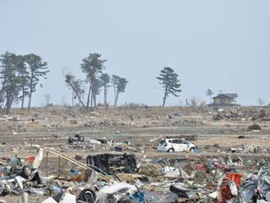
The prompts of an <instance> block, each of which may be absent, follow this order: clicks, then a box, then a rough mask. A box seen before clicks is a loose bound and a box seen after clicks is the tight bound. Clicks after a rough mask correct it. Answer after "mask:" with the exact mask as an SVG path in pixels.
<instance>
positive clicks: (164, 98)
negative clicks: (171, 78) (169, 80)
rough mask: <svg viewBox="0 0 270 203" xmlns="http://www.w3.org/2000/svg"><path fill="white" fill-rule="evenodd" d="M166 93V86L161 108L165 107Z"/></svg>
mask: <svg viewBox="0 0 270 203" xmlns="http://www.w3.org/2000/svg"><path fill="white" fill-rule="evenodd" d="M167 91H168V88H167V86H166V88H165V92H164V97H163V104H162V106H163V107H164V106H165V103H166V99H167Z"/></svg>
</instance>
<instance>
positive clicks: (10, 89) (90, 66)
mask: <svg viewBox="0 0 270 203" xmlns="http://www.w3.org/2000/svg"><path fill="white" fill-rule="evenodd" d="M105 63H106V60H105V59H102V57H101V54H99V53H90V54H89V55H88V56H87V57H85V58H84V59H82V62H81V64H80V69H81V71H82V73H84V74H85V78H84V79H77V78H76V77H75V76H74V75H73V74H72V73H67V74H65V84H66V85H67V87H68V88H69V89H70V90H71V91H72V101H73V100H78V102H79V104H80V106H81V107H83V108H85V109H87V110H90V109H95V108H97V96H98V95H100V94H101V92H103V95H104V96H103V97H104V101H103V105H104V106H108V101H107V97H108V89H109V88H110V87H112V88H113V91H114V102H113V103H114V104H113V105H114V106H117V103H118V98H119V95H120V94H121V93H124V92H125V91H126V86H127V84H128V80H127V79H126V78H124V77H121V76H118V75H114V74H113V75H112V76H110V75H109V74H107V73H105V72H104V71H105V69H106V66H105ZM48 73H49V68H48V64H47V62H45V61H43V59H42V58H41V57H40V56H38V55H36V54H26V55H17V54H14V53H11V52H5V53H4V54H2V55H1V56H0V84H1V88H0V110H1V111H2V112H4V113H7V114H8V113H9V112H10V110H11V107H12V105H13V104H14V103H16V104H18V103H19V102H20V103H21V109H24V108H25V102H26V100H27V99H28V105H27V109H28V110H30V108H31V102H32V96H33V94H34V93H35V92H36V87H37V85H38V84H39V83H40V79H41V78H44V79H47V74H48ZM156 78H157V79H158V81H159V83H160V84H161V85H162V88H163V91H164V95H163V98H162V105H163V106H165V103H166V100H167V98H168V97H169V95H172V96H176V97H178V96H179V93H180V92H181V89H180V87H181V83H180V80H179V76H178V74H177V73H175V72H174V70H173V69H172V68H170V67H164V68H163V69H162V70H161V71H160V74H159V76H158V77H156ZM40 86H41V87H42V84H40ZM85 86H86V88H85ZM72 103H73V102H72Z"/></svg>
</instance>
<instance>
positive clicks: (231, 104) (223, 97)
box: [208, 93, 240, 111]
mask: <svg viewBox="0 0 270 203" xmlns="http://www.w3.org/2000/svg"><path fill="white" fill-rule="evenodd" d="M237 97H238V95H237V94H231V93H230V94H229V93H221V94H218V95H217V96H215V97H213V100H214V102H213V103H212V104H209V105H208V106H209V107H212V108H213V110H214V111H218V110H219V109H223V110H224V111H238V110H239V107H240V105H239V104H237V102H236V98H237Z"/></svg>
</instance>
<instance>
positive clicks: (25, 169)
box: [21, 166, 32, 179]
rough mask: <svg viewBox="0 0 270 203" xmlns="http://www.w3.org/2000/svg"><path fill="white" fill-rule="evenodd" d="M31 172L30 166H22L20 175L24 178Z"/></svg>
mask: <svg viewBox="0 0 270 203" xmlns="http://www.w3.org/2000/svg"><path fill="white" fill-rule="evenodd" d="M31 173H32V169H31V167H30V166H24V167H22V174H21V175H22V177H23V178H25V179H28V178H29V177H30V175H31Z"/></svg>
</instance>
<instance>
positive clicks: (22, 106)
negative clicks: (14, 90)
mask: <svg viewBox="0 0 270 203" xmlns="http://www.w3.org/2000/svg"><path fill="white" fill-rule="evenodd" d="M22 93H23V94H22V106H21V109H23V108H24V90H23V91H22Z"/></svg>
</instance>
